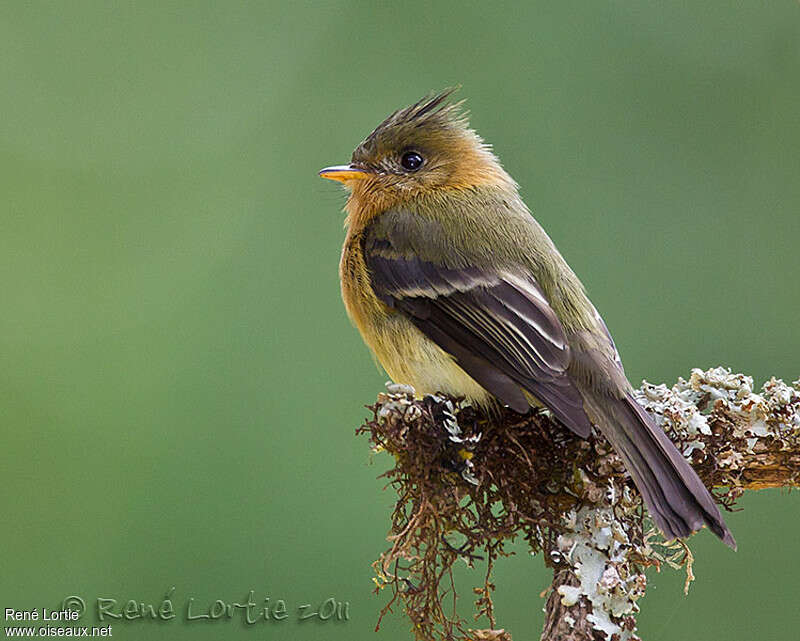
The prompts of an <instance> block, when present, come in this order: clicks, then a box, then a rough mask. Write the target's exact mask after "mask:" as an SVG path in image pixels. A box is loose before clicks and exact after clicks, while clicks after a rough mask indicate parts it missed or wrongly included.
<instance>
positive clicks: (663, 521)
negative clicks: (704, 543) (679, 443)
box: [591, 395, 736, 550]
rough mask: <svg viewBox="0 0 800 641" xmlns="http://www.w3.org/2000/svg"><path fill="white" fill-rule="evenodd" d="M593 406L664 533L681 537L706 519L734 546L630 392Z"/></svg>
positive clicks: (696, 482) (706, 497)
mask: <svg viewBox="0 0 800 641" xmlns="http://www.w3.org/2000/svg"><path fill="white" fill-rule="evenodd" d="M592 400H595V399H592ZM591 404H592V405H593V407H592V409H593V410H594V412H593V413H595V414H598V415H599V417H600V419H601V421H600V422H601V423H602V424H601V425H599V427H600V430H601V431H602V432H603V434H604V435H605V436H606V438H608V440H609V441H610V442H611V445H612V446H613V447H614V449H615V450H616V451H617V453H618V454H619V455H620V456H621V457H622V459H623V461H624V462H625V467H626V469H627V470H628V472H630V474H631V476H632V477H633V480H634V482H635V483H636V487H638V488H639V491H640V492H641V493H642V496H643V497H644V501H645V503H646V504H647V508H648V510H649V511H650V515H651V516H652V517H653V520H654V521H655V523H656V525H657V526H658V528H659V529H660V530H661V531H662V532H663V533H664V535H665V536H666V537H667V538H668V539H673V538H683V537H686V536H689V535H690V534H691V533H692V532H695V531H696V530H699V529H700V528H701V527H702V526H703V524H704V523H705V524H706V525H708V527H709V529H710V530H711V531H712V532H714V534H716V535H717V536H718V537H719V538H721V539H722V541H723V542H724V543H725V544H726V545H729V546H730V547H732V548H733V549H734V550H735V549H736V541H735V540H734V538H733V534H731V531H730V530H729V529H728V526H727V525H725V521H723V520H722V515H721V514H720V511H719V507H717V504H716V503H715V502H714V499H713V498H712V497H711V494H710V493H709V491H708V489H707V488H706V486H705V485H703V482H702V481H701V480H700V478H699V477H698V476H697V474H696V473H695V471H694V470H693V469H692V467H691V466H690V465H689V463H688V462H687V461H686V459H685V458H684V457H683V455H682V454H681V453H680V452H679V451H678V450H677V448H676V447H675V445H674V444H673V443H672V441H670V440H669V438H668V437H667V435H666V434H665V433H664V430H662V429H661V428H659V427H658V426H657V425H656V424H655V423H654V421H653V419H652V418H651V417H650V415H649V414H648V413H647V412H646V411H645V410H644V408H642V406H641V405H639V404H638V403H637V402H636V401H635V400H634V399H633V397H631V396H630V395H628V396H626V397H625V398H622V399H610V398H607V397H606V398H603V399H602V400H599V399H598V400H597V401H596V402H593V403H591ZM603 419H604V420H603Z"/></svg>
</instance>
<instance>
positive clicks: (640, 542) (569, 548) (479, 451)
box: [358, 368, 800, 641]
mask: <svg viewBox="0 0 800 641" xmlns="http://www.w3.org/2000/svg"><path fill="white" fill-rule="evenodd" d="M387 388H388V391H387V393H386V394H381V395H379V397H378V402H377V403H376V405H374V406H372V407H371V408H370V409H371V410H372V411H373V417H372V419H371V420H369V421H368V422H367V423H366V424H365V425H364V426H362V427H361V428H359V430H358V431H359V432H361V433H367V434H368V435H369V438H370V442H371V445H372V448H373V450H375V451H382V450H385V451H388V452H389V453H391V454H393V455H394V462H395V465H394V466H393V467H392V469H390V470H389V471H388V472H386V473H385V474H383V475H382V476H383V477H384V478H386V479H387V480H388V484H389V485H390V486H392V487H393V488H394V489H395V491H396V492H397V494H398V501H397V504H396V506H395V509H394V513H393V515H392V525H391V532H390V535H389V541H390V543H391V547H390V548H389V549H388V550H386V551H385V552H384V553H383V554H382V555H381V557H380V558H379V559H378V560H377V561H376V562H375V570H376V578H375V582H376V586H377V588H376V591H381V590H384V589H386V590H388V591H389V592H390V594H391V597H390V600H389V602H388V603H387V605H386V606H385V608H384V609H383V611H382V612H381V615H380V618H382V617H383V616H384V615H385V614H386V613H387V612H389V611H391V610H392V609H393V608H394V606H395V605H396V604H397V603H398V602H402V604H403V606H404V608H405V612H406V615H407V616H408V617H409V619H410V620H411V623H412V626H413V632H414V635H415V637H416V638H417V639H419V640H424V641H431V640H433V639H439V640H448V641H449V640H451V639H452V640H455V639H473V640H476V641H488V640H494V641H510V640H511V635H510V633H509V632H507V631H506V630H504V629H502V628H501V627H500V625H499V624H498V622H497V621H496V619H495V614H494V607H493V602H492V591H493V589H494V585H493V583H492V578H491V574H492V566H493V563H494V561H495V560H496V559H497V558H498V557H499V556H502V555H506V554H507V552H506V551H505V549H504V544H505V543H506V542H507V541H510V540H512V539H515V538H518V537H519V538H522V539H523V540H524V541H525V542H526V543H527V545H528V546H529V548H530V550H531V552H533V553H538V552H541V553H542V554H543V557H544V560H545V563H546V564H547V565H548V566H549V567H551V568H553V573H554V577H553V583H552V586H551V588H550V590H549V595H548V596H547V601H546V606H545V623H544V631H543V632H542V636H541V638H542V639H546V640H548V641H555V640H559V641H560V640H564V641H567V640H568V641H590V640H591V641H604V640H609V641H613V640H615V639H616V640H619V641H625V640H628V639H638V637H637V636H636V632H635V630H636V622H635V614H636V613H637V612H638V611H639V606H638V603H637V602H638V600H639V599H640V598H641V597H642V596H643V595H644V593H645V588H646V585H647V581H646V577H645V570H646V568H647V567H649V566H659V567H660V566H662V565H669V566H672V567H681V566H684V567H685V569H686V573H687V581H686V587H687V589H688V584H689V582H690V581H691V580H692V579H693V575H692V571H691V566H692V560H693V557H692V554H691V551H690V550H689V548H688V547H687V545H686V544H685V543H683V542H680V541H678V542H672V543H665V542H664V541H663V540H661V538H660V536H659V535H658V534H657V532H656V531H655V530H654V529H653V527H652V525H651V524H650V523H649V521H648V520H647V519H646V515H645V514H644V510H643V507H642V502H641V497H640V496H639V494H638V492H637V491H636V488H635V486H634V485H633V482H632V481H631V479H630V477H629V476H628V475H627V474H626V473H625V470H624V467H623V465H622V462H621V461H620V459H619V457H618V456H617V455H616V454H615V453H614V451H613V450H612V449H611V447H610V446H609V445H608V443H607V442H606V441H605V439H604V438H603V437H602V436H601V435H600V434H599V433H597V432H594V433H593V434H592V435H591V437H590V438H589V439H587V440H583V439H579V438H577V437H574V436H573V435H572V434H571V433H570V432H568V431H567V430H566V429H565V428H563V427H562V426H561V425H559V424H558V423H557V422H556V421H554V420H553V419H552V418H550V417H549V415H548V414H547V413H546V412H534V413H531V414H529V415H527V416H520V415H518V414H515V413H514V412H512V411H510V410H507V411H504V412H501V413H500V414H498V415H492V416H487V415H485V414H483V413H481V412H479V411H478V410H476V409H475V408H472V407H469V406H462V404H461V403H460V402H459V400H458V399H452V398H447V397H444V396H440V395H437V396H428V397H425V398H424V399H415V397H414V395H413V390H411V389H408V388H405V387H403V386H400V385H388V386H387ZM637 395H638V400H639V402H640V403H641V404H642V405H643V406H644V407H645V408H646V409H647V410H648V411H650V412H651V413H652V414H653V415H654V416H655V417H656V420H657V421H658V422H659V424H660V425H661V426H662V427H663V428H664V429H665V430H666V432H667V434H668V435H669V436H670V438H671V439H672V440H673V442H675V443H676V445H677V446H678V448H679V449H680V451H682V452H683V453H684V455H685V456H686V457H687V458H688V459H689V461H690V462H691V463H692V465H693V466H694V468H695V469H696V470H697V473H698V474H699V475H700V477H701V478H702V479H703V481H704V482H705V483H706V485H707V486H709V487H713V488H716V489H717V493H716V496H717V499H718V500H719V502H720V503H721V504H722V505H723V506H724V507H725V508H728V509H730V508H731V507H732V506H733V505H734V503H735V501H736V499H737V498H738V497H740V496H741V495H742V493H743V492H744V491H746V490H753V489H762V488H767V487H786V486H789V487H791V486H798V485H800V381H798V382H795V383H794V387H792V386H789V385H787V384H785V383H783V381H780V380H776V379H771V380H770V381H768V382H767V383H766V384H765V385H764V386H763V388H762V390H761V392H760V393H755V392H754V391H753V381H752V379H751V378H749V377H747V376H743V375H741V374H731V373H730V372H729V371H728V370H725V369H722V368H716V369H712V370H708V371H706V372H703V371H701V370H694V371H693V372H692V374H691V376H690V378H689V380H688V381H686V380H683V379H679V381H678V383H677V384H675V385H674V386H673V387H672V388H667V387H666V386H664V385H657V386H656V385H650V384H648V383H644V384H643V385H642V388H641V389H640V390H639V391H638V392H637ZM458 559H461V560H463V561H465V562H466V563H467V564H468V565H470V566H474V565H476V564H477V563H484V564H485V566H486V574H485V578H484V579H483V580H482V582H481V585H479V586H477V587H473V588H472V592H473V593H474V595H475V598H476V601H475V609H476V612H475V619H476V620H479V619H480V620H482V622H484V625H483V626H482V628H481V629H472V628H471V627H470V625H469V624H468V622H467V621H465V620H464V619H463V618H462V617H461V616H459V614H458V612H457V609H456V602H457V596H458V593H457V591H456V585H455V579H454V576H453V565H454V563H455V562H456V561H457V560H458ZM379 624H380V619H379Z"/></svg>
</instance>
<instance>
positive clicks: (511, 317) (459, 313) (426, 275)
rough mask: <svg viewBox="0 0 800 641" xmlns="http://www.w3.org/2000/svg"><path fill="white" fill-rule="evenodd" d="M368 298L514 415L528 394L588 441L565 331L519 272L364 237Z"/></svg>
mask: <svg viewBox="0 0 800 641" xmlns="http://www.w3.org/2000/svg"><path fill="white" fill-rule="evenodd" d="M364 250H365V259H366V263H367V268H368V270H369V274H370V280H371V285H372V288H373V291H374V292H375V294H376V295H377V296H378V297H379V298H380V299H381V300H382V301H383V302H384V303H386V304H387V305H389V306H390V307H393V308H395V309H397V310H398V311H400V312H402V313H404V314H406V315H407V316H408V318H409V319H410V320H411V322H413V323H414V325H416V327H417V328H419V329H420V331H422V333H423V334H425V335H426V336H427V337H428V338H429V339H431V340H432V341H433V342H435V343H436V344H437V345H439V347H441V348H442V349H443V350H444V351H446V352H447V353H449V354H451V355H452V356H453V357H454V358H455V360H456V362H457V363H458V364H459V366H460V367H461V368H462V369H463V370H464V371H466V372H467V373H468V374H469V375H470V376H471V377H472V378H474V379H475V380H476V381H477V382H478V383H480V384H481V385H482V386H483V387H484V388H486V389H487V390H488V391H489V392H491V393H492V394H493V395H494V396H496V397H497V398H499V399H500V400H501V401H503V402H504V403H506V404H507V405H509V406H510V407H511V408H512V409H514V410H516V411H518V412H525V411H527V410H528V409H529V404H528V401H527V400H526V398H525V395H524V394H523V393H522V389H524V390H527V391H528V392H529V393H531V394H533V395H534V396H535V397H536V398H537V399H538V400H540V401H541V402H542V403H543V404H544V405H545V406H547V407H548V408H549V409H550V410H551V411H552V412H553V414H555V416H556V417H557V418H558V419H559V420H561V422H563V423H564V424H565V425H566V426H567V427H568V428H570V429H571V430H572V431H574V432H575V433H577V434H579V435H581V436H584V437H586V436H588V435H589V431H590V429H591V424H590V422H589V419H588V417H587V416H586V413H585V412H584V409H583V399H582V397H581V394H580V392H579V391H578V390H577V388H576V387H575V386H574V385H573V383H572V381H571V380H570V378H569V376H568V374H567V368H568V366H569V364H570V348H569V344H568V343H567V340H566V337H565V335H564V328H563V327H562V325H561V322H560V321H559V319H558V316H556V314H555V312H554V311H553V310H552V309H551V307H550V305H549V303H548V302H547V299H546V298H545V297H544V295H543V294H542V292H541V289H540V288H539V286H538V285H537V283H536V282H535V281H534V280H533V279H532V278H531V277H530V276H526V275H524V274H522V273H514V272H513V271H501V270H497V271H495V270H490V269H485V268H479V267H475V266H465V267H460V268H448V267H444V266H441V265H438V264H435V263H434V262H431V261H425V260H422V259H420V258H419V257H417V256H415V255H413V254H409V253H408V252H402V253H401V252H400V251H398V249H397V248H396V247H395V246H394V245H393V244H392V241H391V240H386V239H374V238H372V239H368V240H367V242H365V247H364Z"/></svg>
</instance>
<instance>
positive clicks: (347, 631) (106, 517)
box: [0, 0, 800, 641]
mask: <svg viewBox="0 0 800 641" xmlns="http://www.w3.org/2000/svg"><path fill="white" fill-rule="evenodd" d="M665 4H666V5H670V6H665ZM458 83H460V84H462V85H463V89H462V90H461V92H460V94H459V95H460V97H465V98H467V99H468V106H469V108H470V110H471V112H472V124H473V126H474V127H475V128H476V129H477V130H478V131H479V132H480V133H481V134H482V135H483V136H484V138H486V140H487V141H489V142H491V143H492V144H493V145H494V147H495V150H496V151H497V153H498V155H499V156H500V157H501V158H502V160H503V162H504V164H505V167H506V168H507V169H508V170H509V172H510V173H511V174H512V175H513V176H514V177H515V178H516V179H517V181H518V182H519V183H520V184H521V185H522V191H523V195H524V197H525V199H526V201H527V202H528V204H529V206H530V207H531V208H532V210H533V211H534V212H535V213H536V215H537V217H538V218H539V220H540V221H541V222H542V224H543V225H544V226H545V228H546V229H547V230H548V231H549V232H550V234H551V235H552V237H553V239H554V240H555V242H556V244H557V245H558V246H559V247H560V249H561V250H562V253H563V254H564V255H565V257H566V258H567V260H568V261H569V262H570V263H571V265H572V266H573V268H574V269H575V271H576V272H577V273H578V274H579V275H580V276H581V278H582V280H583V282H584V283H585V285H586V287H587V289H588V290H589V293H590V295H591V297H592V299H593V301H594V302H595V304H596V305H597V307H598V309H600V311H601V312H602V313H603V315H604V317H605V319H606V321H607V323H608V325H609V327H610V328H611V330H612V332H613V334H614V336H615V339H616V342H617V345H618V346H619V348H620V351H621V353H622V356H623V359H624V361H625V363H626V367H627V371H628V375H629V377H630V379H631V380H632V381H633V382H635V383H637V384H638V382H639V381H640V380H641V379H642V378H644V377H646V378H647V379H648V380H650V381H653V382H662V381H665V382H672V381H674V380H675V379H676V378H677V377H678V376H680V375H684V376H685V375H687V374H688V372H689V371H690V368H692V367H695V366H701V367H710V366H713V365H726V366H729V367H731V368H733V369H734V370H737V371H743V372H745V373H748V374H750V375H753V376H754V377H755V378H756V380H757V383H758V384H759V385H760V384H761V383H762V382H763V381H764V380H765V379H766V378H768V377H769V376H771V375H775V376H778V377H782V378H784V379H787V380H793V379H796V378H797V377H798V376H799V375H800V369H799V368H798V363H797V354H798V351H800V332H798V313H799V312H800V292H798V280H797V275H798V272H800V253H798V250H797V245H798V238H799V237H800V216H799V215H798V214H800V179H798V176H800V151H799V150H800V5H798V3H797V2H794V1H789V0H783V1H780V0H779V1H776V2H770V3H762V2H744V3H741V2H740V3H731V2H723V1H717V2H702V3H701V2H697V3H658V2H613V3H605V2H598V3H593V2H559V3H545V2H530V3H519V4H516V5H515V4H510V5H502V4H497V3H485V2H481V3H463V2H437V3H429V2H404V3H373V2H369V3H368V2H363V3H362V2H339V3H269V2H262V3H248V4H246V3H231V2H227V3H210V2H197V3H184V4H174V3H149V4H148V3H135V4H134V3H102V2H95V3H91V2H72V3H38V2H37V3H23V2H6V3H3V5H2V8H1V9H0V87H1V88H0V185H2V201H1V202H2V204H0V274H2V292H3V294H2V307H3V312H2V314H0V363H2V367H0V377H2V383H0V412H1V413H2V428H1V429H2V447H0V474H1V475H2V476H0V480H1V481H2V486H3V490H2V503H1V504H0V506H1V507H0V509H1V510H2V529H1V530H0V550H1V551H2V566H1V567H0V608H3V609H4V608H6V607H15V608H26V607H27V608H32V607H38V608H41V607H49V608H52V607H55V606H57V605H58V604H59V603H60V601H61V599H62V598H63V597H64V596H67V595H70V594H76V595H80V596H82V597H83V598H84V599H85V600H86V601H87V602H88V603H89V604H90V606H91V605H92V604H93V600H94V599H95V598H96V597H109V598H116V599H118V600H120V601H122V602H124V601H127V600H128V599H135V600H136V601H141V602H145V603H153V604H155V605H156V607H158V605H159V604H160V602H161V599H162V597H163V596H164V592H165V590H167V589H168V588H169V587H171V586H175V588H176V589H175V592H174V594H173V599H174V603H175V604H176V606H177V607H178V609H179V617H178V620H176V621H173V622H171V623H166V624H158V623H153V622H148V621H135V622H116V623H114V625H113V634H114V637H117V638H122V639H145V638H146V639H196V640H199V639H220V638H226V639H299V640H302V641H316V640H320V641H321V640H325V641H336V640H338V639H342V640H344V639H351V640H361V639H405V638H409V636H408V634H407V630H408V625H407V623H406V621H405V620H404V619H403V618H402V617H400V616H394V617H389V618H388V619H387V620H386V623H385V625H384V627H383V629H382V630H381V632H379V633H378V634H377V635H375V634H374V633H373V631H372V630H373V627H374V624H375V619H376V615H377V612H378V610H379V608H380V605H381V604H382V603H383V600H382V598H378V597H375V596H373V595H372V594H371V588H372V583H371V576H372V573H371V569H370V562H371V561H372V560H373V559H374V558H375V557H376V556H377V555H378V554H379V553H380V551H381V550H383V549H384V547H385V545H386V542H385V539H384V537H385V535H386V532H387V528H388V521H387V516H388V509H389V506H390V504H391V503H392V495H391V493H390V492H389V491H382V489H381V488H382V485H383V483H382V482H381V481H378V480H376V476H377V475H378V474H379V473H380V472H381V471H382V470H384V469H385V468H386V465H387V463H388V461H387V459H386V458H384V457H377V458H375V459H374V461H373V462H372V464H370V456H369V454H368V448H367V444H366V441H365V439H363V438H360V439H359V438H356V437H354V434H353V431H354V428H355V427H357V426H358V425H359V424H360V423H361V421H362V419H363V418H364V417H365V416H366V411H365V410H364V409H363V405H364V404H366V403H371V402H372V401H373V399H374V397H375V395H376V393H377V392H379V391H381V389H382V386H383V382H384V380H385V375H384V374H383V373H381V372H379V371H377V370H376V368H375V367H374V365H373V363H372V360H371V358H370V356H369V354H368V352H367V350H366V348H365V347H364V346H363V345H362V343H361V340H360V338H359V336H358V334H357V332H356V331H355V330H354V329H353V328H352V327H351V326H350V324H349V322H348V320H347V318H346V316H345V313H344V311H343V308H342V305H341V302H340V300H339V291H338V276H337V260H338V254H339V248H340V245H341V241H342V238H343V230H342V214H341V211H340V210H341V207H342V205H343V202H344V195H343V193H342V192H341V191H340V190H339V189H337V187H336V185H334V184H333V183H328V182H325V181H322V180H320V179H318V178H317V176H316V172H317V170H318V169H319V168H320V167H322V166H324V165H328V164H335V163H340V162H346V161H347V160H348V159H349V156H350V152H351V150H352V148H353V147H354V146H355V145H356V144H357V143H358V142H359V141H360V140H361V139H362V138H363V136H364V135H366V134H367V133H368V132H369V131H370V130H371V129H372V127H373V126H374V125H375V124H377V122H379V121H380V120H381V119H383V117H385V116H386V115H387V114H388V113H389V112H390V111H392V110H394V109H395V108H398V107H401V106H404V105H406V104H408V103H410V102H413V101H414V100H416V99H417V98H418V97H420V96H421V95H422V94H424V93H426V92H428V91H430V90H436V89H441V88H443V87H446V86H449V85H454V84H458ZM741 505H742V506H743V507H744V508H745V510H744V511H743V512H739V513H736V514H732V515H730V516H728V523H729V524H730V525H731V527H732V529H733V531H734V532H735V534H736V537H737V539H738V542H739V552H738V553H735V554H734V553H732V552H731V551H730V550H728V549H727V548H725V547H724V546H722V545H721V544H719V543H718V542H717V541H716V540H714V539H713V537H712V536H710V535H709V534H708V533H705V532H704V533H701V534H699V535H698V536H696V537H695V538H694V539H693V540H692V546H693V549H694V551H695V554H696V555H697V559H698V560H697V563H696V566H695V572H696V573H697V574H698V577H699V578H698V580H697V581H696V583H695V584H694V586H693V588H692V591H691V593H690V595H689V597H688V598H685V597H684V596H683V594H682V592H681V586H682V580H683V575H682V573H680V572H673V571H666V572H662V573H661V574H660V575H657V574H655V573H652V574H651V576H650V581H651V583H650V589H649V592H648V595H647V597H646V599H645V600H644V601H643V602H642V605H643V607H644V612H643V613H642V615H641V616H640V619H639V621H640V632H641V634H642V636H643V637H644V638H645V639H647V640H648V641H656V640H661V639H664V640H665V639H704V640H708V641H711V640H716V639H720V640H722V639H726V640H731V641H738V640H743V641H744V640H749V639H753V638H762V639H771V638H787V634H788V635H789V636H792V633H791V632H787V631H790V630H795V629H796V628H797V626H798V625H800V614H798V611H797V602H798V597H800V588H798V576H800V557H798V555H797V530H798V527H800V499H798V497H797V495H796V494H792V495H787V494H786V493H785V492H784V493H781V492H778V491H765V492H760V493H758V494H754V495H750V496H747V497H745V498H744V499H743V500H742V501H741ZM467 578H468V579H469V580H468V581H467V583H465V584H464V589H463V593H464V595H465V600H467V601H469V600H470V599H471V596H470V595H469V588H470V587H471V585H472V584H473V583H472V578H470V577H467ZM475 581H477V578H476V579H475ZM497 584H498V592H497V602H498V612H499V615H500V621H501V623H502V624H503V625H504V626H506V627H507V628H509V629H510V630H511V632H512V633H513V634H514V638H515V639H517V640H521V639H530V638H538V634H539V627H540V621H541V617H542V615H541V612H540V610H541V606H542V604H543V601H542V600H541V599H540V598H539V597H538V593H539V592H540V591H541V590H542V589H544V588H545V587H546V586H547V585H548V584H549V575H548V572H547V571H546V570H545V569H544V568H543V566H542V562H541V560H540V559H531V558H528V557H527V556H526V555H525V554H524V553H521V554H519V555H517V556H516V557H514V558H511V559H508V560H505V561H504V562H502V563H501V564H500V567H499V570H498V574H497ZM250 589H254V590H255V591H256V596H257V598H259V599H260V598H263V597H264V596H270V597H271V599H272V601H273V602H274V601H275V600H276V599H278V598H283V599H285V600H286V602H287V604H288V605H289V607H290V609H291V611H292V613H293V609H294V607H296V606H297V605H298V604H300V603H304V602H308V603H312V604H314V603H318V602H320V601H323V600H325V599H326V598H328V597H331V596H333V597H335V598H336V599H339V600H342V601H349V603H350V620H349V621H348V622H344V623H333V622H327V623H314V622H304V623H300V622H297V621H296V620H295V617H294V616H292V617H290V619H289V620H287V621H284V622H281V623H272V624H263V623H262V624H257V625H255V626H249V627H248V626H244V625H241V624H240V623H238V620H237V622H227V621H222V622H217V623H186V622H185V621H183V620H182V619H183V608H184V607H185V605H186V603H187V599H188V598H189V597H191V596H193V597H195V599H196V604H199V605H200V606H207V605H208V604H209V603H211V602H213V601H214V600H215V599H217V598H220V599H223V600H225V601H227V602H234V601H241V600H243V599H244V598H245V596H246V594H247V592H248V591H249V590H250ZM85 620H87V621H88V622H90V623H91V622H92V621H93V620H94V619H93V617H91V616H88V615H87V617H85ZM4 623H6V622H4Z"/></svg>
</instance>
